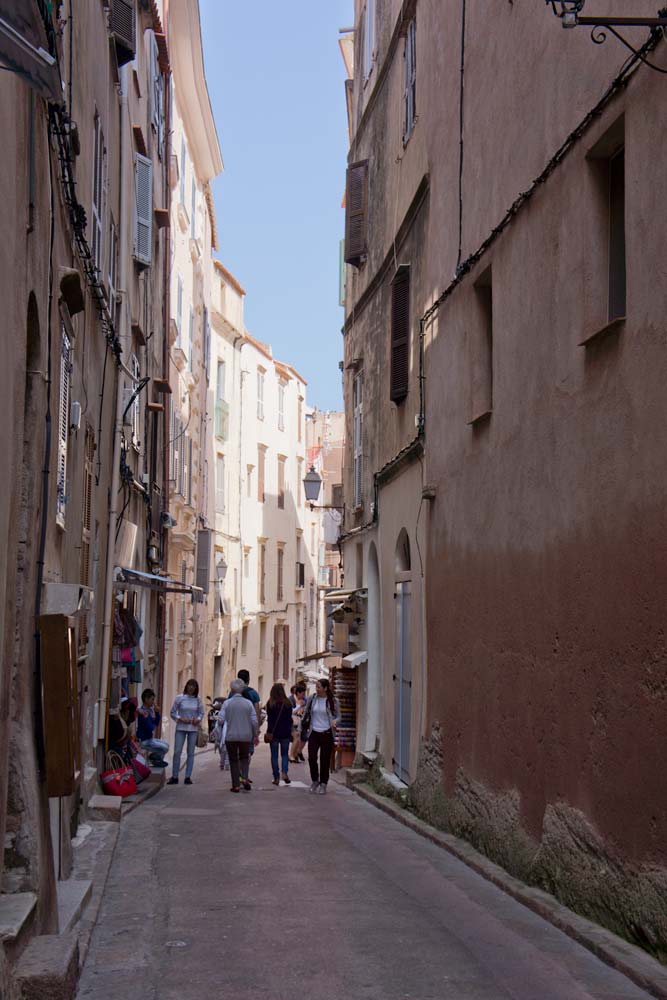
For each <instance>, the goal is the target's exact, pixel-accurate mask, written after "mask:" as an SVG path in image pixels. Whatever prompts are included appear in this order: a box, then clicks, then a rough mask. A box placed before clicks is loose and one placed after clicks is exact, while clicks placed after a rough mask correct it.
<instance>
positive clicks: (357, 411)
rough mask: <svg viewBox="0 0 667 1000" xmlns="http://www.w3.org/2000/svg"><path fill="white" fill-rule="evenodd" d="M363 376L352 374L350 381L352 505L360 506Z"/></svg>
mask: <svg viewBox="0 0 667 1000" xmlns="http://www.w3.org/2000/svg"><path fill="white" fill-rule="evenodd" d="M363 401H364V376H363V374H362V373H361V372H359V373H358V374H357V375H355V376H354V382H353V383H352V413H353V421H354V443H353V447H354V503H353V506H354V507H361V500H362V477H363V450H362V449H363V436H364V416H363Z"/></svg>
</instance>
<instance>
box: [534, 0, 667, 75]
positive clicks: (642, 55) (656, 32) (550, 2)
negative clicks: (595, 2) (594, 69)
mask: <svg viewBox="0 0 667 1000" xmlns="http://www.w3.org/2000/svg"><path fill="white" fill-rule="evenodd" d="M544 2H545V3H546V4H547V6H548V7H551V9H552V10H553V12H554V14H555V15H556V17H558V18H560V22H561V24H562V26H563V27H564V28H576V27H577V26H578V25H580V24H583V25H587V26H588V27H589V28H590V29H591V39H592V41H594V42H595V44H596V45H602V43H603V42H606V40H607V31H609V32H610V33H611V34H612V35H613V36H614V38H617V39H618V41H619V42H621V44H622V45H625V47H626V49H629V50H630V52H632V53H633V54H634V55H635V56H636V58H637V59H639V60H640V61H641V62H643V63H644V65H645V66H648V67H649V69H654V70H656V72H658V73H665V74H667V69H666V68H664V67H663V66H656V64H655V63H652V62H649V60H648V59H647V58H646V52H647V51H650V49H652V48H654V47H655V44H656V42H657V41H658V40H659V38H660V36H661V34H662V33H663V32H664V30H665V28H667V7H663V8H662V10H659V11H658V16H657V17H583V16H582V13H581V12H582V10H583V9H584V4H585V3H586V0H544ZM636 27H639V28H642V27H643V28H651V34H650V35H649V38H648V41H647V42H645V43H644V45H643V46H642V48H641V49H639V50H638V49H636V48H635V46H634V45H631V44H630V42H629V41H628V40H627V38H624V37H623V35H622V34H621V33H620V31H617V28H636Z"/></svg>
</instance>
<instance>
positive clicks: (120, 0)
mask: <svg viewBox="0 0 667 1000" xmlns="http://www.w3.org/2000/svg"><path fill="white" fill-rule="evenodd" d="M109 33H110V34H111V37H112V38H113V40H114V42H115V44H116V58H117V59H118V65H119V66H124V65H125V63H128V62H132V60H133V59H134V57H135V55H136V52H137V29H136V15H135V10H134V0H111V12H110V14H109Z"/></svg>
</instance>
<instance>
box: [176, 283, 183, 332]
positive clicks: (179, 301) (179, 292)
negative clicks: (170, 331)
mask: <svg viewBox="0 0 667 1000" xmlns="http://www.w3.org/2000/svg"><path fill="white" fill-rule="evenodd" d="M176 329H177V331H178V334H177V336H176V346H177V347H180V346H181V342H182V340H183V278H182V277H181V275H180V274H179V275H178V276H177V278H176Z"/></svg>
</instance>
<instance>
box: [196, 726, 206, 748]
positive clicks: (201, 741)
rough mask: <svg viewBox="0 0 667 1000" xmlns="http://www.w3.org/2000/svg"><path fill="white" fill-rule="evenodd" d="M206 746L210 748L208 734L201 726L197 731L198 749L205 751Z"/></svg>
mask: <svg viewBox="0 0 667 1000" xmlns="http://www.w3.org/2000/svg"><path fill="white" fill-rule="evenodd" d="M205 746H208V733H207V732H206V730H205V729H204V727H203V726H200V727H199V729H198V730H197V749H198V750H203V749H204V747H205Z"/></svg>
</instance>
